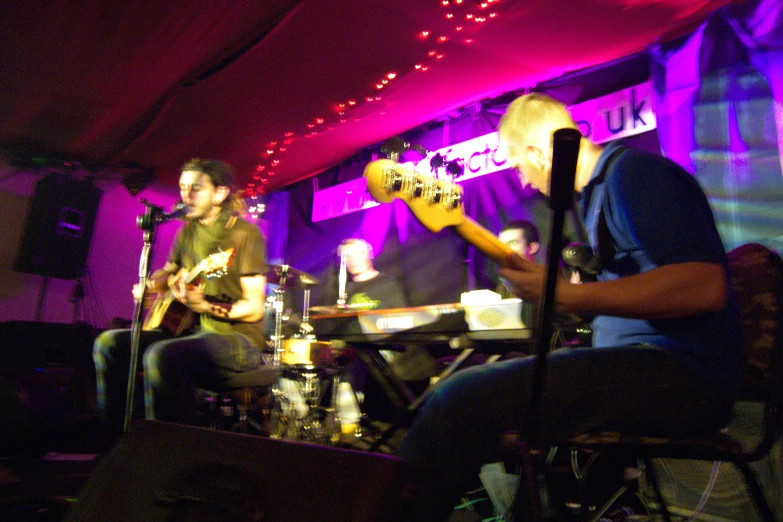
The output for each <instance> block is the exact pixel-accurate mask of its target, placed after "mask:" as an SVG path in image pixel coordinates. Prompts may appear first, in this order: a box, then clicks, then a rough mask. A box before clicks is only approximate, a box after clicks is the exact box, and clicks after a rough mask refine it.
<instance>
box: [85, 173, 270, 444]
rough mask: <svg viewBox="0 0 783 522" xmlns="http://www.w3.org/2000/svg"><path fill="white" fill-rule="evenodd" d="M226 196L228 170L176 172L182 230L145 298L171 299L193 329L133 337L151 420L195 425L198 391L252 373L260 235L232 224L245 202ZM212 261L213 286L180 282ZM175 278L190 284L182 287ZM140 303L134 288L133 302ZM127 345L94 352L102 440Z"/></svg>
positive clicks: (120, 336) (114, 423)
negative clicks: (193, 317)
mask: <svg viewBox="0 0 783 522" xmlns="http://www.w3.org/2000/svg"><path fill="white" fill-rule="evenodd" d="M232 188H233V169H232V168H231V167H230V166H229V165H227V164H226V163H223V162H221V161H217V160H209V159H194V160H191V161H189V162H188V163H186V164H185V165H184V166H183V167H182V171H181V175H180V179H179V189H180V197H181V198H182V202H183V203H184V204H185V205H187V213H186V214H185V215H184V218H183V219H185V220H186V222H187V223H186V224H185V226H183V227H182V228H181V229H180V230H179V231H178V233H177V236H176V238H175V240H174V242H173V244H172V246H171V249H170V252H169V255H168V259H167V262H166V264H165V266H164V267H163V268H161V269H159V270H157V271H155V272H154V273H152V274H151V276H150V277H149V279H148V282H147V291H148V293H149V292H170V296H171V299H172V300H173V301H175V302H176V303H181V305H184V306H180V308H182V309H184V310H185V311H192V312H193V313H195V314H197V315H198V321H197V324H196V326H195V327H194V328H192V329H191V330H190V331H189V332H188V333H189V335H186V336H184V337H176V336H173V332H171V331H166V329H164V328H155V329H146V328H145V330H144V331H142V332H141V334H142V335H141V341H140V345H141V346H140V349H139V354H140V355H143V358H142V361H143V369H144V402H145V409H146V416H147V418H149V419H158V420H165V421H170V422H179V423H184V424H193V423H195V421H196V419H197V403H196V394H195V389H196V388H204V389H215V388H219V387H220V386H221V383H223V382H224V381H225V380H226V379H227V378H229V377H231V376H232V375H234V374H236V373H237V372H243V371H248V370H253V369H256V368H258V366H259V364H260V361H261V351H262V349H263V346H264V338H263V315H264V293H265V288H266V276H265V273H266V244H265V241H264V238H263V237H262V235H261V232H260V231H259V229H258V227H256V226H255V225H253V224H251V223H249V222H248V221H245V220H244V219H242V218H241V217H240V214H241V211H242V210H243V202H242V200H241V199H240V198H239V197H238V196H237V194H236V193H234V192H232ZM229 253H230V255H229ZM215 259H218V260H223V262H222V263H220V264H221V266H219V267H218V268H219V273H220V274H221V277H215V278H210V279H207V278H205V277H195V278H194V280H193V281H190V282H188V281H187V279H191V278H193V276H199V275H200V274H199V273H200V272H208V271H209V270H208V269H205V267H206V266H208V265H210V262H212V261H213V260H215ZM183 273H187V274H188V275H190V276H191V277H188V278H183V277H182V274H183ZM178 275H179V277H178ZM140 294H141V292H140V289H139V288H138V285H136V287H135V288H134V296H136V297H137V298H138V297H140ZM176 303H174V304H176ZM130 345H131V335H130V330H109V331H106V332H103V333H102V334H101V335H99V336H98V338H97V339H96V341H95V346H94V349H93V359H94V360H95V368H96V372H97V383H98V405H99V408H100V410H101V413H102V415H103V420H104V423H105V426H106V428H107V432H108V435H109V437H110V440H113V439H114V438H116V437H117V436H119V435H120V434H121V433H122V429H123V425H124V419H125V404H126V392H127V382H128V367H129V362H130V352H131V350H130Z"/></svg>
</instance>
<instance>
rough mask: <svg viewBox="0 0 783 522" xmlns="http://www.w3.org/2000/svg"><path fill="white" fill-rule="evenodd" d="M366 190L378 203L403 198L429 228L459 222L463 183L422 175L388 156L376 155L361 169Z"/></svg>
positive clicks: (442, 226) (460, 221)
mask: <svg viewBox="0 0 783 522" xmlns="http://www.w3.org/2000/svg"><path fill="white" fill-rule="evenodd" d="M364 177H365V178H366V179H367V190H368V191H369V192H370V195H371V196H372V197H373V199H375V200H376V201H378V202H379V203H389V202H391V201H393V200H394V199H401V200H402V201H404V202H405V203H406V204H407V205H408V207H409V208H410V209H411V211H412V212H413V213H414V214H415V215H416V217H417V218H418V219H419V221H421V223H422V224H423V225H424V226H425V227H427V229H429V230H430V231H431V232H439V231H440V230H442V229H443V228H444V227H447V226H456V225H459V224H460V223H462V222H463V221H464V219H465V215H464V213H463V209H462V187H460V186H459V185H457V184H456V183H451V182H448V181H443V180H440V179H437V178H434V177H431V176H424V175H421V174H419V173H417V172H414V171H412V170H409V169H406V168H404V167H403V166H402V165H400V164H399V163H396V162H394V161H392V160H389V159H379V160H376V161H373V162H371V163H370V164H368V165H367V166H366V167H365V169H364Z"/></svg>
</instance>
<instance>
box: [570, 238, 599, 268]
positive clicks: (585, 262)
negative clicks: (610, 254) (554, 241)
mask: <svg viewBox="0 0 783 522" xmlns="http://www.w3.org/2000/svg"><path fill="white" fill-rule="evenodd" d="M562 255H563V261H565V262H566V264H567V265H569V266H572V267H574V268H578V269H579V270H582V271H583V272H585V273H586V274H590V275H596V274H598V273H600V272H601V258H600V257H598V256H597V255H595V254H593V249H592V248H591V247H590V245H585V244H584V243H569V244H568V246H566V247H565V248H564V249H563V254H562Z"/></svg>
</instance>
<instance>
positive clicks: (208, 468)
mask: <svg viewBox="0 0 783 522" xmlns="http://www.w3.org/2000/svg"><path fill="white" fill-rule="evenodd" d="M401 480H402V461H401V460H400V459H399V458H397V457H391V456H386V455H381V454H376V453H363V452H358V451H353V450H345V449H338V448H331V447H325V446H317V445H313V444H305V443H299V442H288V441H282V440H275V439H267V438H262V437H256V436H253V435H240V434H235V433H230V432H224V431H214V430H209V429H206V428H196V427H190V426H182V425H178V424H171V423H166V422H160V421H145V420H139V421H137V422H136V423H135V424H134V425H133V427H132V429H131V430H130V432H129V433H127V434H125V435H124V436H123V438H121V439H120V441H119V442H118V443H117V445H116V446H115V447H114V448H113V449H112V450H111V451H110V452H109V453H108V454H107V455H106V456H105V457H104V458H103V459H102V460H101V462H100V463H99V465H98V466H97V468H96V470H95V471H94V473H93V474H92V475H91V476H90V478H89V479H88V481H87V483H86V484H85V486H84V488H83V490H82V491H81V493H80V494H79V497H78V501H77V502H76V505H75V506H74V507H73V509H72V510H71V512H70V513H69V515H68V517H67V518H66V520H70V521H80V522H81V521H93V520H94V521H106V520H113V521H125V520H127V521H134V522H135V521H138V520H144V521H169V520H190V521H205V520H210V521H216V520H226V521H229V520H231V521H249V520H253V521H257V522H261V521H263V522H305V521H307V522H310V521H321V520H323V521H330V522H342V521H345V522H349V521H350V522H383V521H387V520H396V515H397V513H396V509H397V506H398V504H399V502H398V496H399V491H400V486H401Z"/></svg>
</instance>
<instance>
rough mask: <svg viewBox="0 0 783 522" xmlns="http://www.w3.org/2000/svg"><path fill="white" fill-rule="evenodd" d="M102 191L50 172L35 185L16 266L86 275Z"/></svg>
mask: <svg viewBox="0 0 783 522" xmlns="http://www.w3.org/2000/svg"><path fill="white" fill-rule="evenodd" d="M100 197H101V191H100V190H99V189H98V188H97V187H95V186H93V185H92V183H90V182H89V181H80V180H76V179H73V178H70V177H68V176H64V175H61V174H49V175H48V176H46V177H45V178H43V179H41V181H39V182H38V184H37V185H36V187H35V194H34V195H33V200H32V203H31V206H30V210H29V211H28V213H27V225H26V226H25V231H24V236H23V237H22V244H21V246H20V248H19V255H18V256H17V259H16V265H15V267H14V268H15V269H16V270H17V271H19V272H27V273H30V274H38V275H43V276H49V277H57V278H60V279H76V278H78V277H81V276H82V275H84V269H85V265H86V262H87V254H88V253H89V250H90V240H91V238H92V230H93V226H94V225H95V216H96V215H97V213H98V203H99V201H100Z"/></svg>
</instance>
